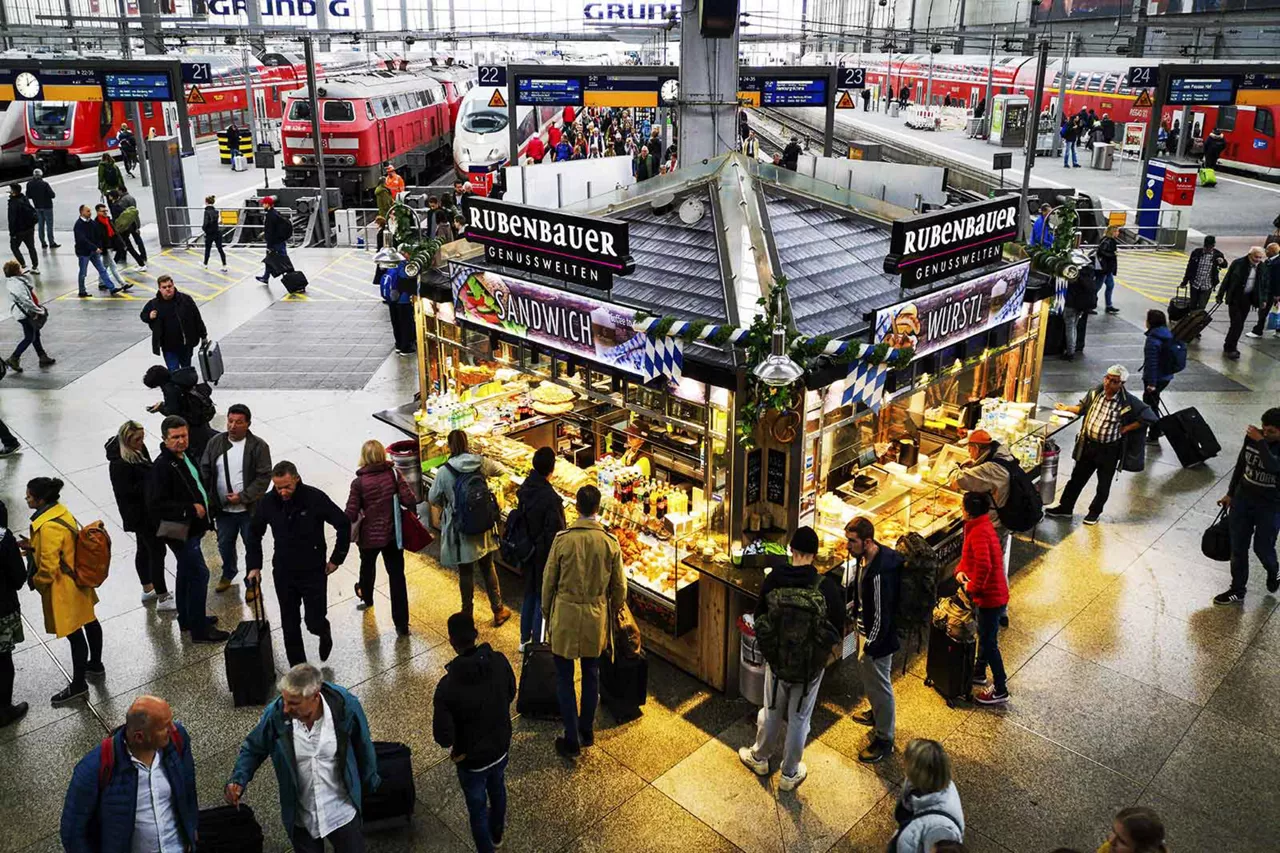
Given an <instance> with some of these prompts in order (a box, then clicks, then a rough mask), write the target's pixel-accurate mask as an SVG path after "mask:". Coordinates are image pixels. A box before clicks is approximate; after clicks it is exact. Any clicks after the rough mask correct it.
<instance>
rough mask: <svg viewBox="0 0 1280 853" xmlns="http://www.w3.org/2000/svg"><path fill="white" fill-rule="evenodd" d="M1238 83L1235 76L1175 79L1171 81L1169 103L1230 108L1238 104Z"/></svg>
mask: <svg viewBox="0 0 1280 853" xmlns="http://www.w3.org/2000/svg"><path fill="white" fill-rule="evenodd" d="M1238 82H1239V78H1237V77H1235V76H1233V75H1226V76H1223V77H1174V78H1173V79H1172V80H1170V81H1169V103H1170V104H1204V105H1207V106H1219V107H1229V106H1231V105H1232V104H1234V103H1235V102H1236V84H1237V83H1238Z"/></svg>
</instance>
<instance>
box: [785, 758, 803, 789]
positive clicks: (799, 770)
mask: <svg viewBox="0 0 1280 853" xmlns="http://www.w3.org/2000/svg"><path fill="white" fill-rule="evenodd" d="M808 776H809V768H808V767H805V766H804V762H803V761H801V762H800V763H799V764H798V765H797V766H796V775H794V776H788V775H787V774H786V773H783V774H782V777H781V778H780V779H778V789H779V790H782V791H794V790H795V789H796V788H798V787H799V786H800V783H801V782H803V781H804V780H805V779H806V778H807V777H808Z"/></svg>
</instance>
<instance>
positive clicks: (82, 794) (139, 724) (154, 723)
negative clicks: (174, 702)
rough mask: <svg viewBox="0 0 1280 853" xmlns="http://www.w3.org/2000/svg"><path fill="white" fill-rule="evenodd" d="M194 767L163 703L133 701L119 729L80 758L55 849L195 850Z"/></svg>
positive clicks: (106, 852) (113, 852)
mask: <svg viewBox="0 0 1280 853" xmlns="http://www.w3.org/2000/svg"><path fill="white" fill-rule="evenodd" d="M198 814H199V806H198V805H197V803H196V765H195V759H194V758H193V757H192V755H191V741H190V739H189V738H188V737H187V730H186V729H185V728H183V726H182V724H181V723H177V722H175V721H174V719H173V710H172V709H171V708H170V707H169V703H168V702H166V701H164V700H163V699H160V698H157V697H155V696H139V697H138V698H137V699H135V700H133V704H132V705H130V706H129V711H128V712H127V713H126V714H125V724H124V725H123V726H120V727H119V728H118V729H116V730H115V731H114V732H112V734H111V735H110V736H109V737H107V738H105V739H103V741H102V743H101V744H99V745H98V746H96V747H94V748H93V749H92V750H90V751H89V754H88V755H86V756H85V757H84V758H82V759H81V760H80V763H79V764H77V765H76V769H75V771H74V772H73V773H72V775H71V785H70V787H68V788H67V799H66V803H65V804H64V805H63V808H62V845H63V847H64V848H65V849H67V850H76V851H82V850H83V851H89V853H185V851H190V850H194V849H195V838H196V822H197V817H198Z"/></svg>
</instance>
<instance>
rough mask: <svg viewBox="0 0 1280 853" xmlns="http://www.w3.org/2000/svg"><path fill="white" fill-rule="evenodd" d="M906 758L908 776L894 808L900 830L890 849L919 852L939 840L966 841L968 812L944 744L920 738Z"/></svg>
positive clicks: (911, 744) (929, 848)
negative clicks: (965, 810)
mask: <svg viewBox="0 0 1280 853" xmlns="http://www.w3.org/2000/svg"><path fill="white" fill-rule="evenodd" d="M904 758H905V759H906V777H907V778H906V780H905V781H904V782H903V784H902V794H901V795H900V796H899V797H898V805H897V807H896V808H895V809H894V810H893V816H894V818H895V819H896V820H897V821H898V831H897V832H896V833H895V834H894V836H893V839H892V840H891V841H890V842H889V850H890V851H893V853H916V851H918V850H932V849H933V846H934V845H935V844H937V843H938V842H939V841H964V811H963V810H962V809H961V807H960V794H959V792H958V791H956V784H955V782H953V781H951V758H950V757H949V756H948V755H947V751H946V750H945V749H943V748H942V744H940V743H938V742H937V741H936V740H926V739H924V738H916V739H915V740H913V741H911V743H909V744H907V751H906V753H905V754H904Z"/></svg>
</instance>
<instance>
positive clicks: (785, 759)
mask: <svg viewBox="0 0 1280 853" xmlns="http://www.w3.org/2000/svg"><path fill="white" fill-rule="evenodd" d="M817 555H818V534H817V533H815V532H814V531H813V528H811V527H801V528H799V529H798V530H796V532H795V534H794V535H793V536H792V537H791V561H790V563H789V564H788V565H785V566H780V567H778V568H776V569H774V570H773V571H772V572H770V573H769V575H768V576H767V577H766V578H765V579H764V583H762V584H761V585H760V598H759V599H758V600H757V603H756V610H755V624H756V636H757V637H758V638H759V640H760V646H761V649H762V650H763V651H764V654H765V660H766V661H767V662H768V666H767V667H766V668H765V678H764V712H763V713H762V714H761V715H760V717H759V719H758V721H757V726H756V742H755V744H754V745H753V746H744V747H742V748H741V749H739V750H738V758H739V760H741V761H742V763H743V764H745V765H746V766H747V767H749V768H750V769H751V771H752V772H753V773H755V774H756V775H757V776H767V775H769V755H770V752H771V751H772V749H773V745H774V744H775V743H777V740H778V732H779V731H781V730H782V726H783V722H784V718H785V720H786V728H787V735H786V743H785V745H784V747H783V752H782V765H781V768H780V769H781V771H782V778H781V779H780V780H779V782H778V787H779V788H781V789H782V790H784V791H791V790H793V789H795V787H796V786H797V785H799V784H800V783H801V782H803V781H804V780H805V777H806V776H808V773H809V771H808V768H806V767H805V765H804V762H803V761H801V760H800V757H801V756H802V755H803V754H804V743H805V740H806V739H807V738H808V736H809V720H810V718H811V717H812V716H813V708H814V705H816V704H817V701H818V688H819V687H820V686H821V684H822V675H823V672H824V671H825V670H824V666H825V664H826V658H827V656H828V655H829V654H830V651H831V648H832V647H833V646H834V645H835V643H837V642H838V641H839V639H840V633H841V632H840V630H839V626H841V625H843V624H844V595H843V594H841V592H840V584H839V583H837V582H836V581H835V580H833V579H832V578H831V577H830V576H827V577H823V578H820V577H818V570H817V569H816V568H815V567H814V565H813V560H814V557H816V556H817ZM817 609H823V610H824V611H825V612H824V613H822V614H818V613H816V612H815V610H817ZM815 617H816V618H817V619H821V620H822V623H821V624H815ZM796 626H800V627H796ZM770 635H773V636H774V637H776V638H777V640H776V642H775V641H772V640H770V638H769V637H770ZM801 638H803V639H802V640H801ZM797 641H801V642H803V643H804V644H806V645H808V646H809V647H808V648H805V647H802V646H800V647H798V646H797ZM797 663H799V664H800V665H799V666H798V667H796V668H797V669H798V670H799V671H800V672H801V673H804V674H803V675H799V676H796V675H793V676H791V677H790V679H789V678H788V676H787V675H786V673H787V670H788V669H789V668H791V667H792V666H793V665H795V664H797ZM815 671H816V672H815ZM806 679H807V680H806Z"/></svg>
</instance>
